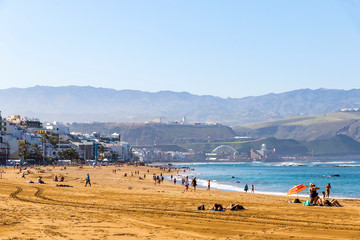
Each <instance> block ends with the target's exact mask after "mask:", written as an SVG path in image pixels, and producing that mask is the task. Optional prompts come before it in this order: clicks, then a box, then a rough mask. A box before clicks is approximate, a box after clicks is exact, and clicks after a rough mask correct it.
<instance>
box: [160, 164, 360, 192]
mask: <svg viewBox="0 0 360 240" xmlns="http://www.w3.org/2000/svg"><path fill="white" fill-rule="evenodd" d="M172 167H176V168H180V167H189V168H191V169H193V171H191V172H187V173H181V174H183V175H181V174H180V173H179V175H174V177H176V178H177V183H180V184H181V177H182V176H189V177H191V178H192V177H196V178H197V179H198V187H204V188H207V181H208V180H211V188H212V189H220V190H227V191H237V192H243V191H244V186H245V184H246V183H247V184H248V185H249V189H251V185H252V184H253V185H254V186H255V193H265V194H276V195H286V193H287V192H288V190H289V189H290V188H292V187H293V186H294V185H298V184H305V185H307V186H309V183H314V184H316V186H317V187H319V188H320V190H319V191H318V192H319V193H321V191H324V190H325V186H326V185H327V184H328V183H330V184H331V186H332V188H331V191H330V197H335V198H357V199H360V162H357V161H348V162H326V163H325V162H307V163H303V162H301V163H297V162H291V163H289V162H287V163H284V162H278V163H264V162H251V163H233V162H232V163H230V162H229V163H173V164H172ZM332 175H339V176H332ZM169 178H170V177H168V178H167V179H168V180H170V179H169ZM299 196H308V191H307V189H305V190H304V191H302V192H300V193H299Z"/></svg>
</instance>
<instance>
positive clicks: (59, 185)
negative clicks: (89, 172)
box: [56, 184, 74, 187]
mask: <svg viewBox="0 0 360 240" xmlns="http://www.w3.org/2000/svg"><path fill="white" fill-rule="evenodd" d="M56 186H57V187H74V186H70V185H66V184H56Z"/></svg>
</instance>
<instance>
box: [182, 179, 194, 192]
mask: <svg viewBox="0 0 360 240" xmlns="http://www.w3.org/2000/svg"><path fill="white" fill-rule="evenodd" d="M189 185H190V182H189V177H188V176H186V178H185V190H184V191H186V192H187V191H189ZM191 186H193V190H194V192H195V191H196V186H197V180H196V177H193V179H192V180H191Z"/></svg>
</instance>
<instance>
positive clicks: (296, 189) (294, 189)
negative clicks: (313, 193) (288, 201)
mask: <svg viewBox="0 0 360 240" xmlns="http://www.w3.org/2000/svg"><path fill="white" fill-rule="evenodd" d="M305 188H307V186H306V185H305V184H299V185H296V186H294V187H292V188H291V189H290V190H289V191H288V193H287V194H286V195H291V194H295V193H298V192H301V191H302V190H304V189H305Z"/></svg>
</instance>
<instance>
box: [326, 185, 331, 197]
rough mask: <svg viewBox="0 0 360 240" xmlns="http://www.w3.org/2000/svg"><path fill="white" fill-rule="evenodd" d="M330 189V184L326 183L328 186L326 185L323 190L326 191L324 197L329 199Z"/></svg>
mask: <svg viewBox="0 0 360 240" xmlns="http://www.w3.org/2000/svg"><path fill="white" fill-rule="evenodd" d="M330 188H331V185H330V183H328V185H326V187H325V189H326V197H327V198H329V197H330Z"/></svg>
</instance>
